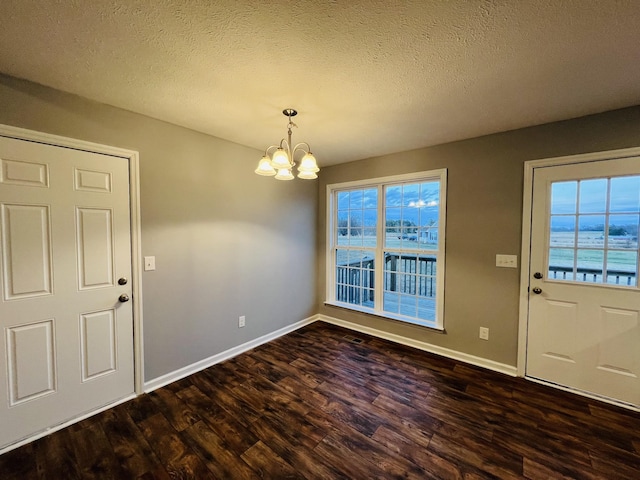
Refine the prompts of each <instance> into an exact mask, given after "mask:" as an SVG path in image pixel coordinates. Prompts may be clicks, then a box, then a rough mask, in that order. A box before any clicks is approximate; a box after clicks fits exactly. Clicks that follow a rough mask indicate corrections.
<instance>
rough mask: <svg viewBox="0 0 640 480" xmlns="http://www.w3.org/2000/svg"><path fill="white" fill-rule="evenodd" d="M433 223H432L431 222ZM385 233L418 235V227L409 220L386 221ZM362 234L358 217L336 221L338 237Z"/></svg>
mask: <svg viewBox="0 0 640 480" xmlns="http://www.w3.org/2000/svg"><path fill="white" fill-rule="evenodd" d="M432 223H433V222H432ZM386 231H387V233H393V232H401V231H402V233H418V225H416V223H415V222H412V221H411V220H387V221H386ZM361 233H362V222H361V221H360V218H358V217H351V218H349V219H346V218H342V219H340V220H338V235H341V236H345V235H351V236H357V235H360V234H361Z"/></svg>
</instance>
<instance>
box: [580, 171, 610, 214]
mask: <svg viewBox="0 0 640 480" xmlns="http://www.w3.org/2000/svg"><path fill="white" fill-rule="evenodd" d="M607 183H608V181H607V179H606V178H596V179H593V180H581V181H580V213H604V212H605V210H606V209H607Z"/></svg>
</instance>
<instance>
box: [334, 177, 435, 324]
mask: <svg viewBox="0 0 640 480" xmlns="http://www.w3.org/2000/svg"><path fill="white" fill-rule="evenodd" d="M445 198H446V170H437V171H432V172H421V173H417V174H411V175H402V176H395V177H387V178H382V179H374V180H366V181H361V182H349V183H343V184H335V185H329V186H328V191H327V200H328V208H327V212H328V216H329V218H328V222H327V225H328V228H329V231H328V236H329V239H328V240H329V241H328V242H327V245H328V252H327V262H328V268H327V272H328V275H327V303H330V304H335V305H339V306H342V307H346V308H351V309H354V310H359V311H365V312H369V313H373V314H376V315H380V316H384V317H388V318H393V319H395V320H402V321H406V322H410V323H414V324H418V325H424V326H428V327H432V328H438V329H442V328H443V309H442V303H443V299H444V221H445Z"/></svg>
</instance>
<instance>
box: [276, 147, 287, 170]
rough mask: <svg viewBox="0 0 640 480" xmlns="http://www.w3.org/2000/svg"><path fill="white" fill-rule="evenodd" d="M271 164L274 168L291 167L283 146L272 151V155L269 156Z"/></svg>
mask: <svg viewBox="0 0 640 480" xmlns="http://www.w3.org/2000/svg"><path fill="white" fill-rule="evenodd" d="M271 166H272V167H273V168H275V169H276V170H279V169H283V168H287V169H288V168H291V162H290V161H289V155H288V154H287V152H285V150H284V149H283V148H279V149H277V150H276V151H275V152H273V156H272V157H271Z"/></svg>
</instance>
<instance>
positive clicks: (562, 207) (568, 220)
mask: <svg viewBox="0 0 640 480" xmlns="http://www.w3.org/2000/svg"><path fill="white" fill-rule="evenodd" d="M639 213H640V176H632V177H607V178H598V179H589V180H575V181H563V182H554V183H552V184H551V208H550V217H549V249H548V271H547V277H548V279H550V280H560V281H574V282H587V283H599V284H606V285H616V286H629V287H636V286H637V284H638V280H637V272H638V227H639V225H640V215H639Z"/></svg>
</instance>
